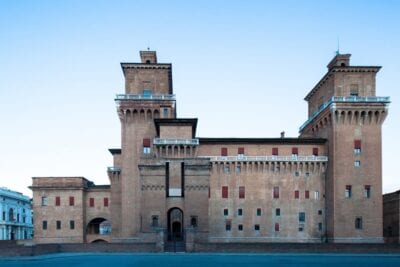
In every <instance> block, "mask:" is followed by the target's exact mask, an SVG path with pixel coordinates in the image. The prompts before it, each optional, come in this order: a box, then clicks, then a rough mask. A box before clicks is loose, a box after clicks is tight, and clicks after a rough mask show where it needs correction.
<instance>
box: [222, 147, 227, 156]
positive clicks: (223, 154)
mask: <svg viewBox="0 0 400 267" xmlns="http://www.w3.org/2000/svg"><path fill="white" fill-rule="evenodd" d="M221 156H222V157H227V156H228V148H226V147H221Z"/></svg>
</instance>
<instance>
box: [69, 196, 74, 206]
mask: <svg viewBox="0 0 400 267" xmlns="http://www.w3.org/2000/svg"><path fill="white" fill-rule="evenodd" d="M69 205H70V206H74V205H75V198H74V197H69Z"/></svg>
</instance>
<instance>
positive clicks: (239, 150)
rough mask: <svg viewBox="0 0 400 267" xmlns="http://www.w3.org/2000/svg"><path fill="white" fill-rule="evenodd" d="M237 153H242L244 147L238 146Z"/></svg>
mask: <svg viewBox="0 0 400 267" xmlns="http://www.w3.org/2000/svg"><path fill="white" fill-rule="evenodd" d="M238 154H239V155H244V147H239V148H238Z"/></svg>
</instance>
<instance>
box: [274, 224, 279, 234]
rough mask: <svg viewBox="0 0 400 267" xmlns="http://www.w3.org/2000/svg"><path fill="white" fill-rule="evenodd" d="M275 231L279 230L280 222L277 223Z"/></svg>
mask: <svg viewBox="0 0 400 267" xmlns="http://www.w3.org/2000/svg"><path fill="white" fill-rule="evenodd" d="M275 232H279V223H275Z"/></svg>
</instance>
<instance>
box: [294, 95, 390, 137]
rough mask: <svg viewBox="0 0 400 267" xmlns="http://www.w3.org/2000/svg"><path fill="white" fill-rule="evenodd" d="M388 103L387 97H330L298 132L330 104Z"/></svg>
mask: <svg viewBox="0 0 400 267" xmlns="http://www.w3.org/2000/svg"><path fill="white" fill-rule="evenodd" d="M346 102H347V103H390V97H388V96H332V97H331V98H329V99H328V100H327V101H326V102H325V103H324V104H322V105H321V106H320V107H319V108H318V110H317V111H315V112H314V113H313V114H312V115H311V116H310V117H309V118H308V120H307V121H306V122H305V123H303V125H301V126H300V132H301V131H302V130H303V129H304V128H305V127H306V126H307V124H309V123H310V122H311V121H312V120H313V119H315V117H317V116H318V114H320V113H321V112H322V111H323V110H324V109H325V108H326V107H328V106H330V105H331V104H332V103H346Z"/></svg>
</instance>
